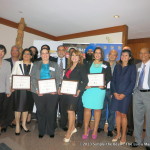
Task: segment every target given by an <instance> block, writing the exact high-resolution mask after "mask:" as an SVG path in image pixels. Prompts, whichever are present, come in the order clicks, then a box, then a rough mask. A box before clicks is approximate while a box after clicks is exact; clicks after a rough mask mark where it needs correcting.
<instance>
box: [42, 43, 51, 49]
mask: <svg viewBox="0 0 150 150" xmlns="http://www.w3.org/2000/svg"><path fill="white" fill-rule="evenodd" d="M43 47H46V49H48V50H50V46H49V45H47V44H44V45H42V46H41V50H42V49H43Z"/></svg>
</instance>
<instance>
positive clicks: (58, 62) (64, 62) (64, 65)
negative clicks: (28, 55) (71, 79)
mask: <svg viewBox="0 0 150 150" xmlns="http://www.w3.org/2000/svg"><path fill="white" fill-rule="evenodd" d="M60 59H62V62H63V69H65V68H66V58H65V57H63V58H60V57H58V60H57V64H58V65H59V66H60Z"/></svg>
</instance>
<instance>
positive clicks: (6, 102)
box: [0, 93, 14, 127]
mask: <svg viewBox="0 0 150 150" xmlns="http://www.w3.org/2000/svg"><path fill="white" fill-rule="evenodd" d="M13 114H14V112H13V104H12V98H11V96H10V97H7V96H6V94H5V93H0V126H1V127H7V126H8V125H9V124H10V123H11V122H12V120H13V116H14V115H13Z"/></svg>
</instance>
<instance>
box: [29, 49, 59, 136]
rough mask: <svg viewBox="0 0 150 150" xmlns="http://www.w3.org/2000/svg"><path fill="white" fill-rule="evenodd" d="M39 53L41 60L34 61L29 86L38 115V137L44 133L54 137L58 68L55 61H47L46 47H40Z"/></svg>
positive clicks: (47, 52) (48, 54) (47, 51)
mask: <svg viewBox="0 0 150 150" xmlns="http://www.w3.org/2000/svg"><path fill="white" fill-rule="evenodd" d="M40 54H41V59H42V60H40V61H36V62H35V63H34V65H33V69H32V72H31V86H32V92H33V97H34V101H35V105H36V108H37V115H38V130H39V138H43V136H44V135H45V134H48V135H49V136H50V138H54V136H55V135H54V132H55V125H56V119H55V118H56V117H55V116H56V114H55V113H56V108H57V105H58V95H57V89H58V87H59V83H60V69H59V67H58V64H57V63H56V62H52V61H49V57H50V53H49V50H48V49H46V48H43V49H41V51H40ZM54 79H55V81H56V82H54V83H52V82H51V81H52V80H53V81H54ZM40 83H41V84H40ZM43 85H44V86H43ZM47 85H48V86H47ZM52 91H53V92H52Z"/></svg>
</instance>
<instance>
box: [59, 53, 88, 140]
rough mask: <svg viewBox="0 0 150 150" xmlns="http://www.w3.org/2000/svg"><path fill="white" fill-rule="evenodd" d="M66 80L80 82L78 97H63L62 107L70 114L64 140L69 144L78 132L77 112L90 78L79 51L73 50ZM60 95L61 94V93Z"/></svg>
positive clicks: (65, 76)
mask: <svg viewBox="0 0 150 150" xmlns="http://www.w3.org/2000/svg"><path fill="white" fill-rule="evenodd" d="M63 79H65V80H75V81H78V82H79V85H78V89H77V93H76V95H66V94H64V95H62V105H63V106H64V108H65V109H66V111H67V113H68V121H69V123H68V124H69V125H68V131H67V133H66V136H65V138H64V142H69V141H70V138H71V135H72V134H73V133H75V132H77V129H76V128H75V111H76V110H77V104H78V100H79V97H80V92H81V91H83V90H84V89H85V87H86V85H87V82H88V78H87V74H86V69H85V67H84V65H83V57H82V53H81V52H79V51H78V50H73V51H72V52H71V54H70V57H69V60H68V69H67V71H66V73H65V75H64V78H63ZM59 94H60V92H59Z"/></svg>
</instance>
